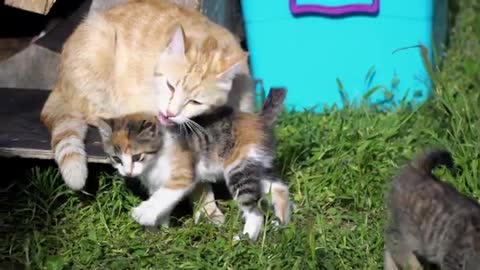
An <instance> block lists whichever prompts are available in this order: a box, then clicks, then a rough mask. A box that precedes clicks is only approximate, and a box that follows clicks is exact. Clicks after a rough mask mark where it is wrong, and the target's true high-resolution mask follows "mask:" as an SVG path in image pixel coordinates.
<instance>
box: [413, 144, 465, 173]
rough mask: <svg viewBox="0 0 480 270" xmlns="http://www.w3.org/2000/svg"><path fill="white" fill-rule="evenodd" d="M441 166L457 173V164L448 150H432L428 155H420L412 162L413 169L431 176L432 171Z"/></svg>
mask: <svg viewBox="0 0 480 270" xmlns="http://www.w3.org/2000/svg"><path fill="white" fill-rule="evenodd" d="M440 165H444V166H446V167H447V168H448V169H450V170H451V171H452V172H455V169H456V167H455V163H454V162H453V158H452V155H451V154H450V152H448V150H445V149H432V150H429V151H427V152H426V153H423V154H420V155H419V156H417V158H416V159H415V160H414V161H413V162H412V166H413V167H415V168H417V169H418V170H420V171H421V172H423V173H426V174H431V172H432V170H433V169H434V168H436V167H438V166H440Z"/></svg>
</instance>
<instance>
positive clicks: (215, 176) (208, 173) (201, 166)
mask: <svg viewBox="0 0 480 270" xmlns="http://www.w3.org/2000/svg"><path fill="white" fill-rule="evenodd" d="M195 172H196V178H197V180H199V181H203V182H216V181H217V180H219V178H223V166H222V164H219V163H218V162H213V161H211V160H207V159H204V158H202V159H200V161H199V162H198V163H197V165H196V167H195Z"/></svg>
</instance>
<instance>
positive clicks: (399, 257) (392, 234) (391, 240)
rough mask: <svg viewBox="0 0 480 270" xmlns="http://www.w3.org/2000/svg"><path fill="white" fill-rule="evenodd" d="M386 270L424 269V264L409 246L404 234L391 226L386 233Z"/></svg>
mask: <svg viewBox="0 0 480 270" xmlns="http://www.w3.org/2000/svg"><path fill="white" fill-rule="evenodd" d="M384 259H385V261H384V264H385V265H384V266H385V267H384V268H385V270H397V269H402V270H404V269H405V270H407V269H408V270H422V269H423V267H422V264H421V263H420V261H419V260H418V258H417V256H416V255H415V254H414V253H413V251H412V250H411V248H410V247H409V246H408V244H407V241H405V239H404V237H403V235H402V234H401V233H400V232H399V231H398V230H396V229H393V228H389V229H388V230H387V234H386V248H385V258H384Z"/></svg>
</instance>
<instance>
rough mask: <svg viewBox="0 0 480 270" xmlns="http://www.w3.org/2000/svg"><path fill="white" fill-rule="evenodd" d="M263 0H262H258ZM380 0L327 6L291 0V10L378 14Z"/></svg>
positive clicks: (320, 12)
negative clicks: (304, 3)
mask: <svg viewBox="0 0 480 270" xmlns="http://www.w3.org/2000/svg"><path fill="white" fill-rule="evenodd" d="M258 1H261V0H258ZM379 10H380V0H373V3H372V4H370V5H369V4H350V5H343V6H325V5H319V4H306V5H299V4H297V0H290V11H291V12H292V13H293V14H294V15H303V14H324V15H330V16H341V15H349V14H360V13H366V14H374V15H375V14H378V11H379Z"/></svg>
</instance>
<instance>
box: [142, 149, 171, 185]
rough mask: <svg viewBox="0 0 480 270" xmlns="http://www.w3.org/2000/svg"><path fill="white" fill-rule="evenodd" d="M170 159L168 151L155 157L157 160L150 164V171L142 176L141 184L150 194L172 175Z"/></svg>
mask: <svg viewBox="0 0 480 270" xmlns="http://www.w3.org/2000/svg"><path fill="white" fill-rule="evenodd" d="M171 157H172V156H171V153H169V151H164V152H163V153H161V154H160V155H159V156H158V157H157V160H156V161H155V163H154V164H152V166H151V169H150V170H148V171H147V172H146V173H145V174H144V175H142V177H141V179H142V182H143V184H144V185H145V187H147V188H148V191H149V193H150V194H152V193H153V192H155V191H156V190H157V189H158V188H159V187H161V186H163V185H165V183H167V182H168V181H169V180H170V178H171V175H172V160H171Z"/></svg>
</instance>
